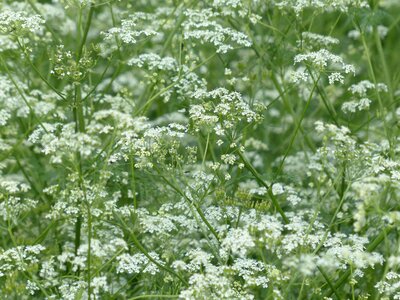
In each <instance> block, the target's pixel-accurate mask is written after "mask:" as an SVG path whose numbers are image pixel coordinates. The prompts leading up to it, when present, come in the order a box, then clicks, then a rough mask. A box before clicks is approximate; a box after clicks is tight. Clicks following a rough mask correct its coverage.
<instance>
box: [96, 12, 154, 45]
mask: <svg viewBox="0 0 400 300" xmlns="http://www.w3.org/2000/svg"><path fill="white" fill-rule="evenodd" d="M147 18H148V16H147V15H146V14H144V13H136V14H134V15H131V16H130V17H129V19H123V20H122V21H121V27H113V28H110V29H109V30H107V31H105V32H103V35H104V39H105V40H112V39H114V38H115V37H118V38H119V39H120V40H121V41H122V42H123V43H125V44H136V43H137V42H138V39H139V38H146V37H151V36H154V35H157V32H156V31H155V30H152V29H140V26H139V25H138V24H139V22H141V21H143V20H147Z"/></svg>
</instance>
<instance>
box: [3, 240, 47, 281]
mask: <svg viewBox="0 0 400 300" xmlns="http://www.w3.org/2000/svg"><path fill="white" fill-rule="evenodd" d="M44 250H45V248H44V247H43V246H42V245H34V246H18V247H16V248H11V249H7V250H5V251H4V250H3V251H1V252H0V277H3V276H5V275H6V274H8V273H9V272H12V271H16V270H19V271H25V270H27V268H28V267H29V266H30V265H33V264H37V263H38V262H39V258H38V255H39V254H40V253H41V252H43V251H44Z"/></svg>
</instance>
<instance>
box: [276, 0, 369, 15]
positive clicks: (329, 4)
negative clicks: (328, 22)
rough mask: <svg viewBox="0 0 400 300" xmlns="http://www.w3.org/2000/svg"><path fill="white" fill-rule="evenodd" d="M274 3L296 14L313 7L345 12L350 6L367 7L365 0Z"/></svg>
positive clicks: (285, 1) (312, 0) (287, 1)
mask: <svg viewBox="0 0 400 300" xmlns="http://www.w3.org/2000/svg"><path fill="white" fill-rule="evenodd" d="M275 5H276V6H277V7H278V8H279V9H292V10H294V12H295V13H296V15H297V16H300V14H301V13H302V12H303V11H304V10H305V9H307V8H313V9H315V10H320V11H331V10H340V11H342V12H347V11H348V9H349V8H351V7H358V8H367V7H369V4H368V1H366V0H310V1H307V0H277V1H276V3H275Z"/></svg>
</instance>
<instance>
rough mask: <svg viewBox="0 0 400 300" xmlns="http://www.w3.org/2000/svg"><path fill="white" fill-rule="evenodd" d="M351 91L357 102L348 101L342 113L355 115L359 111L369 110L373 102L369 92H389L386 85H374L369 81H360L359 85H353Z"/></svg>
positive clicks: (343, 106) (344, 104)
mask: <svg viewBox="0 0 400 300" xmlns="http://www.w3.org/2000/svg"><path fill="white" fill-rule="evenodd" d="M349 91H350V92H351V93H352V94H353V97H354V98H355V99H356V100H352V101H346V102H344V103H343V104H342V111H343V112H345V113H355V112H357V111H363V110H369V108H370V105H371V103H372V100H371V99H369V98H368V92H369V91H376V92H377V93H380V92H387V91H388V87H387V86H386V84H383V83H378V84H376V86H375V84H373V83H372V82H370V81H368V80H363V81H360V82H359V83H357V84H352V85H351V86H350V88H349Z"/></svg>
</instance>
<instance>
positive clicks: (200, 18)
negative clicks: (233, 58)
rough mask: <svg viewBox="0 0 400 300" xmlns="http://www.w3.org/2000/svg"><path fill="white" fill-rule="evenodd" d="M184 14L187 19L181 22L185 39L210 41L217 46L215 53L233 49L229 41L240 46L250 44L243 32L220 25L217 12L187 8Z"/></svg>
mask: <svg viewBox="0 0 400 300" xmlns="http://www.w3.org/2000/svg"><path fill="white" fill-rule="evenodd" d="M185 15H186V17H187V20H185V22H183V24H182V26H183V29H184V38H185V39H188V40H199V41H200V42H201V43H211V44H213V45H214V46H215V47H216V48H217V53H226V52H228V51H229V50H232V49H234V46H233V45H232V44H231V43H233V44H237V45H239V46H242V47H250V46H251V45H252V43H251V41H250V40H249V39H248V37H247V36H246V35H245V34H244V33H242V32H239V31H236V30H234V29H232V28H229V27H223V26H222V25H220V24H219V23H218V22H217V20H218V17H219V13H217V12H214V11H212V10H211V9H203V10H200V11H198V10H187V11H185Z"/></svg>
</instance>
